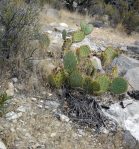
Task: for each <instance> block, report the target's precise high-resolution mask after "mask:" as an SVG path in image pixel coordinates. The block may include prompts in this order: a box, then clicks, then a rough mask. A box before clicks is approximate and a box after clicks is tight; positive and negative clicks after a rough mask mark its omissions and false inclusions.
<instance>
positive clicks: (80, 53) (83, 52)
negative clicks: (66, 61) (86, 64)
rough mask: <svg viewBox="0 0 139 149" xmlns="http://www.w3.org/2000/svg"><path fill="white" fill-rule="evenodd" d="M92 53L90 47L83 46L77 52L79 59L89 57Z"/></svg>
mask: <svg viewBox="0 0 139 149" xmlns="http://www.w3.org/2000/svg"><path fill="white" fill-rule="evenodd" d="M90 52H91V51H90V47H89V46H88V45H82V46H80V48H78V49H77V50H76V54H77V55H78V57H79V58H84V57H88V56H89V54H90Z"/></svg>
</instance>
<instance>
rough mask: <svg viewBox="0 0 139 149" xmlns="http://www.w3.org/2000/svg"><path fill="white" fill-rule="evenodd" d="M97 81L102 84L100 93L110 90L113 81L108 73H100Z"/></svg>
mask: <svg viewBox="0 0 139 149" xmlns="http://www.w3.org/2000/svg"><path fill="white" fill-rule="evenodd" d="M95 81H96V82H98V83H99V85H100V91H99V92H98V93H104V92H107V91H108V89H109V86H110V83H111V81H110V79H109V77H108V76H107V75H99V76H98V77H97V78H96V79H95Z"/></svg>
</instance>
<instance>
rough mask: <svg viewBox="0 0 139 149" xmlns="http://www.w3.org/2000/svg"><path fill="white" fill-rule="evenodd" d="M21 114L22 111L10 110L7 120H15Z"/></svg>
mask: <svg viewBox="0 0 139 149" xmlns="http://www.w3.org/2000/svg"><path fill="white" fill-rule="evenodd" d="M21 116H22V113H21V112H20V113H15V112H13V111H12V112H9V113H7V114H6V119H7V120H15V119H17V118H19V117H21Z"/></svg>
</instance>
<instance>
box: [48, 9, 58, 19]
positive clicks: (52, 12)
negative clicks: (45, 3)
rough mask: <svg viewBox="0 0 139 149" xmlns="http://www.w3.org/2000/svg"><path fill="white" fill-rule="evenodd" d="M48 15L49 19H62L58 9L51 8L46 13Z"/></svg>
mask: <svg viewBox="0 0 139 149" xmlns="http://www.w3.org/2000/svg"><path fill="white" fill-rule="evenodd" d="M46 15H47V16H48V17H52V18H59V17H60V12H59V11H58V10H56V9H53V8H49V9H48V10H47V12H46Z"/></svg>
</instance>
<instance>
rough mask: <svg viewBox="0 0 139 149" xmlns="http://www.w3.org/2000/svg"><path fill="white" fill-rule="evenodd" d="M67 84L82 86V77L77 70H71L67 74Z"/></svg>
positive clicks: (73, 86)
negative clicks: (68, 74) (69, 73)
mask: <svg viewBox="0 0 139 149" xmlns="http://www.w3.org/2000/svg"><path fill="white" fill-rule="evenodd" d="M69 84H70V86H71V87H72V88H75V87H82V85H83V77H82V75H81V74H80V73H79V72H78V71H76V70H75V71H73V72H72V73H71V75H70V76H69Z"/></svg>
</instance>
